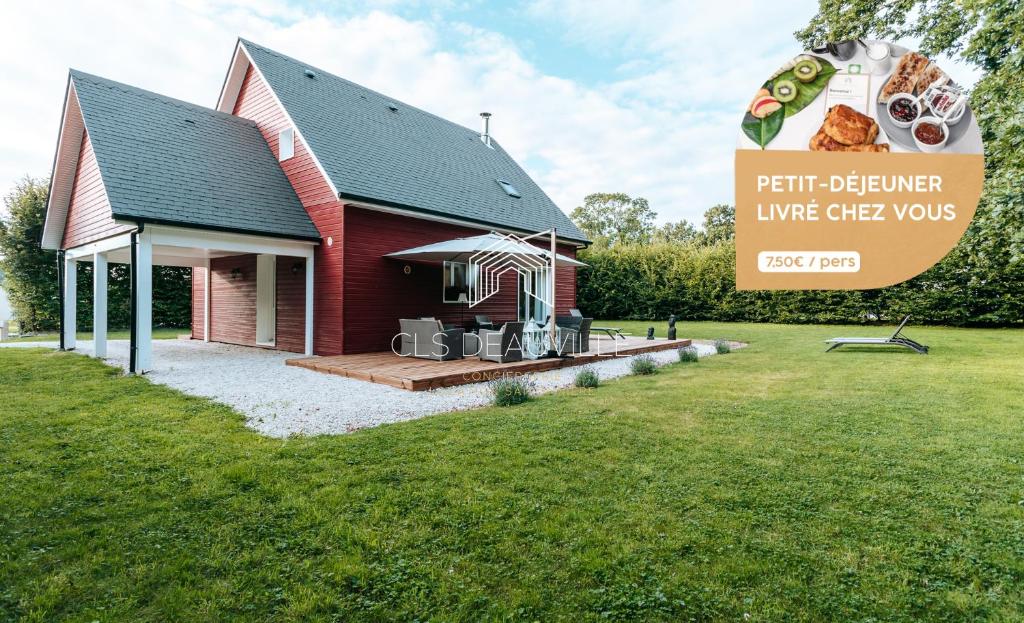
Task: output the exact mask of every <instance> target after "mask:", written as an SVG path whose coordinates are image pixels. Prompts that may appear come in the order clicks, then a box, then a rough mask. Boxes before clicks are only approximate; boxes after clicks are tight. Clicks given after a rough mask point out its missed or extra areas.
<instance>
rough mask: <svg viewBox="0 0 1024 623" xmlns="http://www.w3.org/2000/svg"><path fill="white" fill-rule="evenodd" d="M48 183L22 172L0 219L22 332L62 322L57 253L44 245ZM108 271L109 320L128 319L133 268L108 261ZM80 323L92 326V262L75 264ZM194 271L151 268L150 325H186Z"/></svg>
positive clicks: (3, 264)
mask: <svg viewBox="0 0 1024 623" xmlns="http://www.w3.org/2000/svg"><path fill="white" fill-rule="evenodd" d="M48 191H49V187H48V184H47V183H46V182H45V181H43V180H37V179H32V178H29V177H26V178H25V179H23V180H22V181H21V182H19V183H18V185H17V186H16V187H15V189H14V190H13V191H12V192H11V193H10V194H9V195H8V196H7V197H5V198H4V203H5V205H6V206H7V212H8V214H9V217H8V219H7V220H6V221H3V220H0V271H2V272H4V273H5V274H6V285H5V286H4V287H5V289H6V290H7V293H8V296H9V297H10V300H11V308H12V310H13V311H14V317H15V318H16V319H17V320H18V324H19V326H20V327H21V330H22V331H29V332H37V331H52V330H55V329H57V328H58V327H59V326H60V297H59V291H58V283H57V254H56V252H54V251H46V250H43V249H42V248H41V247H40V246H39V243H40V240H42V237H43V222H44V221H45V219H46V200H47V193H48ZM109 271H110V272H109V274H108V283H107V288H108V298H107V323H108V325H109V326H110V327H111V328H114V329H118V328H124V327H127V326H128V324H129V313H130V312H129V305H130V303H129V298H130V292H131V283H130V282H131V274H130V273H131V271H130V269H129V267H128V265H126V264H111V265H110V267H109ZM77 272H78V280H77V281H78V288H77V292H78V297H77V305H76V311H77V314H76V317H77V324H78V327H79V328H80V329H82V330H84V331H91V330H92V298H93V297H92V281H93V279H92V264H91V263H90V262H79V263H78V271H77ZM191 297H192V270H191V269H190V268H182V267H178V266H155V267H154V268H153V324H154V326H158V327H187V326H189V325H190V324H191V322H192V299H191Z"/></svg>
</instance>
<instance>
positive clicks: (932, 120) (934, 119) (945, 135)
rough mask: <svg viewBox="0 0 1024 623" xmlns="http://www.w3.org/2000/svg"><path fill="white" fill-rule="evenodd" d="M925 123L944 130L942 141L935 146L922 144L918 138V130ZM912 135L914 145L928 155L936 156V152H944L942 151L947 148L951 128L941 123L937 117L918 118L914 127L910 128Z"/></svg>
mask: <svg viewBox="0 0 1024 623" xmlns="http://www.w3.org/2000/svg"><path fill="white" fill-rule="evenodd" d="M925 123H930V124H932V125H934V126H938V128H939V129H940V130H942V140H941V141H939V142H938V143H935V144H934V145H929V144H928V143H922V142H921V140H920V139H918V138H917V128H918V127H919V126H920V125H922V124H925ZM910 135H911V136H913V137H914V144H915V145H917V148H918V149H920V150H921V151H923V152H925V153H928V154H934V153H936V152H940V151H942V149H943V148H944V147H945V146H946V141H948V140H949V126H947V125H946V124H945V123H942V122H941V121H939V119H938V118H937V117H931V116H928V117H918V118H917V121H915V122H914V125H912V126H911V127H910Z"/></svg>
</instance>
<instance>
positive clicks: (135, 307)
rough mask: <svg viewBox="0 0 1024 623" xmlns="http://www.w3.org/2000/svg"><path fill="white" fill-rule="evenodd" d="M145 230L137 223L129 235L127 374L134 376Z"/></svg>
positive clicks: (136, 363)
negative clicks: (141, 260)
mask: <svg viewBox="0 0 1024 623" xmlns="http://www.w3.org/2000/svg"><path fill="white" fill-rule="evenodd" d="M145 228H146V224H145V223H139V226H138V227H137V228H136V229H135V231H133V232H132V233H131V245H130V249H131V279H130V282H131V296H130V297H129V298H130V300H131V320H130V322H131V328H130V329H129V333H128V335H129V339H128V372H129V373H130V374H135V372H136V368H137V367H138V356H139V355H138V353H139V335H138V316H139V234H141V233H142V230H144V229H145Z"/></svg>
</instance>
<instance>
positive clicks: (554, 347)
mask: <svg viewBox="0 0 1024 623" xmlns="http://www.w3.org/2000/svg"><path fill="white" fill-rule="evenodd" d="M557 240H558V237H557V231H556V228H554V227H552V228H551V278H550V279H549V281H550V282H551V319H550V320H549V322H550V323H551V324H550V326H548V342H549V344H550V345H551V347H550V348H549V349H548V357H558V356H559V354H558V342H557V339H558V331H557V328H556V327H555V318H556V316H555V260H556V259H557V257H558V253H557V249H556V242H557Z"/></svg>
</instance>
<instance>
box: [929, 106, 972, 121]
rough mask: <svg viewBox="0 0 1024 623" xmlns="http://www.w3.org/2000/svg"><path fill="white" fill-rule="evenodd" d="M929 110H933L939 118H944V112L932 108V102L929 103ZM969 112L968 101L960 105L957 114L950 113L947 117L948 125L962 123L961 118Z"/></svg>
mask: <svg viewBox="0 0 1024 623" xmlns="http://www.w3.org/2000/svg"><path fill="white" fill-rule="evenodd" d="M928 110H930V111H932V114H933V115H935V116H936V117H938V118H940V119H941V118H942V113H940V112H939V111H937V110H935V109H934V108H932V105H931V102H929V103H928ZM965 112H967V102H964V105H963V106H961V107H960V110H959V111H957V113H956V114H955V115H950V117H949V119H946V125H956V124H958V123H960V120H961V119H963V118H964V113H965Z"/></svg>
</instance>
